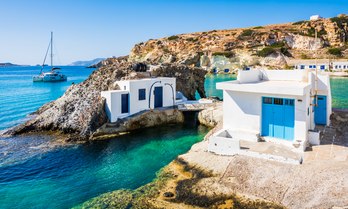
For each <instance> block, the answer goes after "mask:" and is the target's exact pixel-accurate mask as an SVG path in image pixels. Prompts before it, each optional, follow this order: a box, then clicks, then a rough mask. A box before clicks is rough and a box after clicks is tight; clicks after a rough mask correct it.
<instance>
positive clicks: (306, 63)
mask: <svg viewBox="0 0 348 209" xmlns="http://www.w3.org/2000/svg"><path fill="white" fill-rule="evenodd" d="M292 63H293V64H294V66H295V69H298V70H315V68H317V69H318V70H320V71H328V70H330V71H334V72H344V71H348V60H343V59H338V60H329V59H320V60H294V61H292Z"/></svg>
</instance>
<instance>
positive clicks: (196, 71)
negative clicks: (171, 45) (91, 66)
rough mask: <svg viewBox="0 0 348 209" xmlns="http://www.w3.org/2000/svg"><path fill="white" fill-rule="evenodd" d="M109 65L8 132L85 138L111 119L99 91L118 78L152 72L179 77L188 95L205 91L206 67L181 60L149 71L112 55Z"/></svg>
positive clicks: (180, 86) (111, 87)
mask: <svg viewBox="0 0 348 209" xmlns="http://www.w3.org/2000/svg"><path fill="white" fill-rule="evenodd" d="M103 62H105V63H107V65H106V66H103V67H101V68H99V69H98V70H96V71H94V72H93V73H92V74H91V75H90V76H89V78H88V79H87V80H85V81H84V82H82V83H80V84H77V85H72V86H71V87H69V88H68V90H67V91H66V92H65V93H64V95H63V96H62V97H60V98H59V99H57V100H56V101H53V102H50V103H48V104H46V105H44V106H42V107H41V108H40V109H39V110H38V111H37V112H36V113H35V114H34V116H33V118H32V119H31V120H29V121H27V122H26V123H24V124H22V125H19V126H17V127H15V128H13V129H11V130H8V131H6V132H5V133H4V134H5V135H15V134H23V133H28V132H32V131H35V132H36V131H59V132H61V133H63V134H68V135H71V137H70V138H71V139H73V140H86V139H88V138H89V136H90V135H91V134H93V133H94V132H95V131H96V130H97V129H98V128H100V127H101V126H102V125H103V124H105V123H106V122H107V121H108V119H107V116H106V114H105V111H104V105H105V101H104V99H103V98H102V97H101V95H100V92H101V91H105V90H116V89H118V86H117V85H115V84H114V83H115V81H118V80H122V79H139V78H145V77H150V76H170V77H176V78H177V90H178V91H181V92H182V93H183V94H184V95H185V96H186V97H187V98H189V99H194V95H195V92H196V91H198V92H199V93H200V96H201V97H205V93H204V79H205V78H204V76H205V74H206V71H204V70H203V69H201V68H192V67H188V66H183V65H178V64H164V65H159V66H155V67H153V68H152V69H151V71H150V72H147V73H142V72H139V73H138V72H135V71H133V66H134V64H135V63H132V62H128V61H127V57H122V58H110V59H107V60H105V61H103Z"/></svg>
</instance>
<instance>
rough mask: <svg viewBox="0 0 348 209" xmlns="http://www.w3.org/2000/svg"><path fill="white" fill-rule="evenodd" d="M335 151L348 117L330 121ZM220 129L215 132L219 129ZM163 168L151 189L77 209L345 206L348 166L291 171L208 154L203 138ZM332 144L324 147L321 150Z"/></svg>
mask: <svg viewBox="0 0 348 209" xmlns="http://www.w3.org/2000/svg"><path fill="white" fill-rule="evenodd" d="M331 120H332V123H333V124H332V126H333V128H334V130H335V132H336V136H337V141H336V142H335V143H336V144H337V145H341V146H347V143H348V129H347V127H348V126H347V122H348V113H347V112H346V111H336V112H334V114H333V115H332V116H331ZM220 124H221V123H218V125H217V126H216V128H219V127H220ZM214 131H216V130H211V131H210V132H209V133H208V134H207V135H206V137H205V139H204V140H203V141H202V142H198V143H196V144H194V145H193V146H192V148H191V150H190V151H189V152H187V153H185V154H183V155H180V156H178V157H177V159H176V160H174V161H172V162H171V163H170V164H169V165H167V166H166V167H164V168H163V169H162V170H161V171H160V172H159V174H158V177H157V178H156V179H155V180H154V181H153V182H151V183H149V184H146V185H145V186H142V187H140V188H138V189H136V190H117V191H114V192H110V193H106V194H103V195H101V196H99V197H95V198H93V199H91V200H89V201H87V202H85V203H83V204H81V205H79V206H78V207H77V208H294V209H297V208H334V207H338V208H339V207H344V206H346V205H348V196H347V195H346V194H347V192H348V176H347V175H346V174H347V173H348V167H347V160H348V156H346V158H347V159H346V160H345V161H342V160H340V159H332V160H330V161H327V160H320V159H319V160H317V161H309V162H305V163H304V164H302V165H292V164H287V163H280V162H276V161H269V160H265V159H259V158H253V157H247V156H239V155H236V156H220V155H215V154H212V153H209V152H207V151H206V148H207V136H209V134H211V133H212V132H214ZM327 143H330V142H326V141H323V144H324V145H323V146H325V144H327Z"/></svg>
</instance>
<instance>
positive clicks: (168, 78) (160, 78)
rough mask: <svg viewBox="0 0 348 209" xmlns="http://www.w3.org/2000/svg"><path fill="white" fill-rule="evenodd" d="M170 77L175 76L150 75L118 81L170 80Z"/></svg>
mask: <svg viewBox="0 0 348 209" xmlns="http://www.w3.org/2000/svg"><path fill="white" fill-rule="evenodd" d="M170 79H175V77H151V78H140V79H131V80H120V81H123V82H124V81H129V82H139V81H154V80H170ZM117 82H118V81H117Z"/></svg>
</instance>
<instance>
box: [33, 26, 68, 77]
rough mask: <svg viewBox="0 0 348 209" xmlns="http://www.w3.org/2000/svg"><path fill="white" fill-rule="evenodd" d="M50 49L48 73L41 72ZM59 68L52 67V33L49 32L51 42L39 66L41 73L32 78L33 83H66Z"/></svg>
mask: <svg viewBox="0 0 348 209" xmlns="http://www.w3.org/2000/svg"><path fill="white" fill-rule="evenodd" d="M49 49H51V70H50V71H49V72H43V69H44V66H45V61H46V57H47V53H48V51H49ZM59 70H60V68H58V67H53V32H51V41H50V44H49V45H48V48H47V51H46V55H45V59H44V61H43V64H42V66H41V71H40V74H39V75H35V76H33V81H34V82H56V81H66V80H67V76H66V75H64V74H62V73H61V72H60V71H59Z"/></svg>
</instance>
